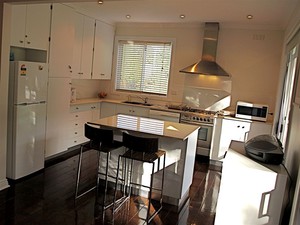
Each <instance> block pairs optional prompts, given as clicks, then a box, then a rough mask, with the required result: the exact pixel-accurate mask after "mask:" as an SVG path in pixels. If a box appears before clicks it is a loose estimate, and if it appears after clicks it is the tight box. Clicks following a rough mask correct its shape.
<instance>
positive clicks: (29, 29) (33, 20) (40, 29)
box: [25, 4, 51, 50]
mask: <svg viewBox="0 0 300 225" xmlns="http://www.w3.org/2000/svg"><path fill="white" fill-rule="evenodd" d="M50 14H51V7H50V4H28V5H27V14H26V33H25V47H27V48H33V49H42V50H48V47H49V37H50Z"/></svg>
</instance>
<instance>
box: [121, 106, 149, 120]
mask: <svg viewBox="0 0 300 225" xmlns="http://www.w3.org/2000/svg"><path fill="white" fill-rule="evenodd" d="M116 114H126V115H134V116H142V117H148V116H149V109H148V108H144V107H139V106H131V105H123V104H117V105H116Z"/></svg>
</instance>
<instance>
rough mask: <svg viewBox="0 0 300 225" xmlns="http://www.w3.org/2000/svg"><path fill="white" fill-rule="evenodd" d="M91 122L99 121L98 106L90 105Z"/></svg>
mask: <svg viewBox="0 0 300 225" xmlns="http://www.w3.org/2000/svg"><path fill="white" fill-rule="evenodd" d="M90 108H91V112H92V118H91V119H92V121H93V120H98V119H100V104H99V103H97V104H91V107H90Z"/></svg>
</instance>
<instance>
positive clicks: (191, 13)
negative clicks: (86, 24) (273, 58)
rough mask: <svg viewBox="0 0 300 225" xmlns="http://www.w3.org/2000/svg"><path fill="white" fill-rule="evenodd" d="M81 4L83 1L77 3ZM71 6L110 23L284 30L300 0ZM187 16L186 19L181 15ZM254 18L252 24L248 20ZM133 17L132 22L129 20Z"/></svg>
mask: <svg viewBox="0 0 300 225" xmlns="http://www.w3.org/2000/svg"><path fill="white" fill-rule="evenodd" d="M77 1H80V0H77ZM103 1H104V3H103V4H102V5H99V4H98V3H97V0H95V2H81V3H72V5H73V7H76V8H77V7H78V8H81V10H80V11H82V12H88V14H90V15H91V16H94V17H96V18H98V19H100V20H104V21H106V22H108V23H118V22H147V23H149V22H150V23H204V22H219V23H221V24H222V25H225V26H233V27H240V26H245V27H248V26H253V27H269V28H270V29H285V28H286V26H287V24H288V21H289V20H290V18H291V15H292V13H293V11H294V10H295V9H296V6H297V4H299V2H300V1H299V0H103ZM180 14H184V15H185V16H186V17H185V19H180V18H179V15H180ZM248 14H251V15H253V17H254V18H253V19H252V20H248V19H247V18H246V16H247V15H248ZM126 15H130V16H131V18H130V19H126Z"/></svg>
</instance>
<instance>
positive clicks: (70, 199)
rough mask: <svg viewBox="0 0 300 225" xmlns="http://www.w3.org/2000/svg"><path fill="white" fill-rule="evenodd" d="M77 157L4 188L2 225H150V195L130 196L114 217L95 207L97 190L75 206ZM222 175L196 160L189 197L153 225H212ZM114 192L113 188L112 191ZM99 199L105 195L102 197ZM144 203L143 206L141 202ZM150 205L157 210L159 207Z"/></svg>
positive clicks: (90, 173)
mask: <svg viewBox="0 0 300 225" xmlns="http://www.w3.org/2000/svg"><path fill="white" fill-rule="evenodd" d="M93 154H95V153H93V152H92V151H87V152H85V156H84V157H86V158H87V159H88V161H89V165H90V166H88V167H87V168H86V172H85V173H84V174H85V176H86V177H85V179H84V180H85V181H86V183H88V184H90V185H93V182H94V178H95V173H94V172H95V171H96V170H95V167H93V166H92V165H93V163H94V160H95V158H96V157H94V156H93ZM77 160H78V156H73V157H70V158H68V159H66V160H64V161H62V162H59V163H56V164H53V165H51V166H49V167H47V168H46V169H45V170H44V171H43V172H40V173H38V174H35V175H34V176H32V177H30V178H28V179H25V180H21V181H19V182H17V183H15V184H11V187H10V188H9V189H6V190H3V191H1V192H0V224H5V225H19V224H22V225H27V224H30V225H35V224H36V225H40V224H43V225H48V224H49V225H56V224H59V225H61V224H64V225H68V224H70V225H74V224H75V225H83V224H84V225H87V224H95V225H96V224H99V225H100V224H114V225H119V224H129V225H140V224H146V223H145V221H144V220H143V218H142V217H143V216H144V214H145V209H144V208H143V207H141V206H142V205H143V204H144V203H145V201H146V199H143V198H140V197H137V196H132V197H131V199H130V201H128V202H127V203H126V204H125V205H124V208H122V210H119V211H118V212H117V213H116V214H115V215H114V216H113V214H112V210H111V209H109V210H106V211H105V213H102V211H101V207H99V206H98V205H95V193H94V192H91V193H89V194H87V195H86V196H84V197H83V198H82V199H80V200H79V201H77V202H76V204H74V191H75V180H76V171H77ZM220 178H221V173H220V172H219V171H218V170H216V169H214V168H212V169H211V168H210V167H209V165H208V164H207V163H206V162H202V161H201V160H196V164H195V171H194V177H193V184H192V185H191V188H190V196H189V199H188V200H187V202H186V204H185V205H184V206H183V208H182V210H181V211H180V212H177V211H176V210H175V207H174V206H171V205H167V204H165V205H164V207H163V210H162V211H161V212H160V213H159V214H158V216H156V217H155V218H154V219H153V221H152V222H151V224H161V225H176V224H177V225H185V224H197V225H198V224H199V225H213V223H214V217H215V209H216V203H217V197H218V192H219V186H220ZM110 193H111V194H112V193H113V190H111V192H110ZM100 197H101V196H100ZM142 203H143V204H142ZM152 207H154V208H155V205H153V206H152Z"/></svg>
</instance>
